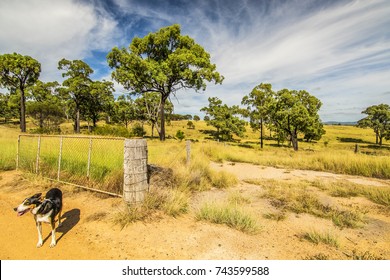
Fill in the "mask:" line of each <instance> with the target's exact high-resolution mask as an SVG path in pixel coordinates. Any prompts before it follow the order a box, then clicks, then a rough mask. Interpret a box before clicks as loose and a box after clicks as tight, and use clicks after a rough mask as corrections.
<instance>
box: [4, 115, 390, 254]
mask: <svg viewBox="0 0 390 280" xmlns="http://www.w3.org/2000/svg"><path fill="white" fill-rule="evenodd" d="M186 124H187V121H181V122H172V123H171V125H170V126H168V127H167V128H168V129H167V134H168V135H170V136H171V137H170V139H168V140H167V141H165V142H164V143H161V142H160V141H159V140H158V139H151V138H149V139H148V154H149V163H151V164H155V165H159V166H162V167H165V169H164V170H165V171H164V172H162V173H159V174H157V175H156V176H152V178H151V191H150V193H148V195H147V196H146V199H145V201H144V203H142V204H140V205H137V206H131V207H129V206H127V205H125V204H124V202H123V201H122V200H121V199H120V198H106V199H101V197H99V196H97V197H96V196H94V195H93V194H91V193H89V192H80V191H79V190H77V189H74V188H72V187H70V186H66V185H61V186H60V187H61V188H62V189H63V190H64V194H65V201H66V204H65V208H66V209H65V214H64V216H65V221H64V224H65V227H64V228H63V229H62V230H61V229H60V230H59V233H58V235H59V244H58V245H57V246H58V247H59V248H60V250H59V251H53V250H51V251H50V250H48V249H47V248H46V247H47V246H46V247H45V248H44V249H43V250H41V251H39V252H38V255H37V253H36V249H35V248H34V244H35V241H34V240H32V239H34V238H35V235H34V234H36V232H35V231H36V230H35V228H34V226H33V225H32V226H31V228H28V230H27V231H28V232H30V233H29V234H28V235H29V237H28V238H23V237H22V236H21V234H19V232H23V235H24V234H25V233H26V231H21V230H19V229H18V228H15V227H19V228H21V227H23V226H25V225H24V224H23V221H22V219H18V223H16V224H15V226H12V227H11V226H10V227H8V228H7V229H6V231H5V233H4V234H3V235H2V237H1V238H0V244H2V248H3V251H2V253H0V255H1V254H2V255H1V257H2V258H3V259H36V258H49V259H221V258H222V259H374V260H376V259H390V247H389V244H390V236H389V234H388V232H389V230H390V226H389V225H390V220H389V217H390V214H389V213H390V212H389V211H390V208H389V207H390V183H389V178H390V160H389V158H390V150H389V149H390V147H389V142H385V143H384V145H383V146H382V147H378V146H376V145H375V135H374V133H373V132H372V130H370V129H361V128H356V127H349V126H326V127H325V129H326V130H327V133H326V135H325V136H324V138H323V139H322V140H320V141H318V142H317V143H307V142H300V143H299V145H300V150H299V151H298V152H294V151H293V150H292V148H289V147H288V145H287V143H285V145H284V146H280V147H279V146H277V145H276V143H275V141H272V140H268V139H267V140H266V141H265V147H264V149H260V148H259V144H258V135H257V133H254V132H252V131H251V130H250V129H248V131H247V134H246V136H245V137H244V138H242V139H235V141H234V142H232V143H219V142H216V141H213V140H212V135H211V132H212V129H211V128H210V127H207V125H206V124H205V123H204V122H202V121H199V122H194V124H195V129H188V128H187V125H186ZM64 126H65V128H64V129H62V131H66V129H67V127H68V129H69V124H65V125H64ZM145 129H146V130H147V133H148V134H147V137H148V136H150V129H149V127H147V126H145ZM148 129H149V130H148ZM179 129H180V130H182V131H184V133H185V135H186V138H187V139H191V140H192V143H191V161H190V163H189V164H187V162H186V144H185V141H179V140H176V139H174V137H173V136H174V135H175V132H176V131H177V130H179ZM18 135H19V133H18V130H17V128H14V127H6V126H0V170H1V171H0V197H1V201H2V203H0V212H1V213H2V215H3V214H4V215H3V216H4V217H5V218H6V219H8V218H9V220H11V219H14V217H8V216H10V215H8V214H9V213H8V212H9V211H8V210H9V209H12V207H13V205H15V204H16V203H18V202H19V200H18V197H19V196H21V197H25V196H26V195H28V194H29V193H31V192H35V191H37V190H38V189H39V191H42V192H44V191H45V190H47V189H48V188H50V187H51V186H52V185H53V184H56V185H57V186H58V183H49V182H47V181H43V180H41V179H39V178H37V177H35V176H34V177H32V176H30V175H28V174H21V173H20V172H15V171H6V170H12V169H14V168H15V158H16V147H17V137H18ZM92 136H94V135H92ZM27 138H28V139H30V138H31V139H36V138H32V137H27ZM44 139H45V140H43V141H48V142H46V144H47V145H45V148H42V150H41V154H42V161H43V162H45V165H44V166H43V167H42V171H41V172H42V173H45V172H55V170H56V166H57V164H58V162H57V161H56V159H54V158H52V157H51V156H50V155H52V154H57V152H58V151H57V150H56V149H57V148H56V147H57V146H58V139H56V138H44ZM70 139H71V141H70V142H68V143H67V147H68V148H66V146H64V151H63V156H64V158H63V160H64V163H63V168H64V170H66V173H65V175H67V176H70V177H75V179H76V180H82V178H83V177H85V175H84V173H85V160H86V158H82V157H85V152H84V153H83V156H80V157H79V160H74V159H75V158H74V155H75V154H78V153H81V152H82V151H84V150H86V149H88V141H86V142H85V143H82V144H80V143H77V142H72V141H76V140H73V138H70ZM86 139H87V140H88V139H89V138H86ZM356 143H357V144H358V145H359V152H358V153H355V152H354V149H355V144H356ZM24 144H25V145H26V146H25V147H24V148H23V151H24V152H25V153H26V155H25V158H32V159H34V156H35V153H34V152H32V151H33V150H34V149H35V145H36V142H34V141H33V142H24ZM121 144H122V142H121V141H118V142H114V143H111V144H107V143H100V144H96V145H94V150H96V154H93V156H92V161H93V162H96V163H97V165H96V167H94V168H92V169H91V177H94V178H95V179H94V180H96V181H104V182H106V183H107V186H108V187H110V188H117V187H118V184H120V181H119V180H121V178H122V177H123V174H122V173H121V168H122V161H123V159H121V158H120V157H117V156H114V154H115V152H114V150H115V149H116V148H115V147H116V146H118V147H119V146H121ZM68 160H69V163H68ZM103 161H108V163H109V164H108V165H105V168H99V167H98V166H100V165H103ZM32 162H34V160H32ZM70 162H73V163H72V164H71V163H70ZM33 164H34V163H33ZM34 168H35V166H34V165H32V166H30V167H27V168H25V169H30V170H33V169H34ZM107 169H110V171H117V173H115V172H113V173H112V172H111V173H110V174H112V175H110V176H112V177H110V176H108V175H107V174H109V173H107ZM357 175H358V176H357ZM85 201H90V202H91V201H93V202H92V204H90V205H89V203H88V204H86V203H85ZM7 209H8V210H7ZM7 213H8V214H7ZM30 222H31V221H30ZM25 223H27V221H26V222H25ZM8 224H12V223H11V222H9V223H8ZM15 232H17V233H18V237H17V239H15V238H14V235H15ZM30 237H31V238H30ZM14 239H15V240H23V242H22V243H23V245H21V246H23V247H24V248H27V249H25V250H23V255H20V254H19V255H18V250H14V248H16V247H17V246H19V245H20V244H19V243H20V242H19V243H18V244H16V243H15V242H13V241H12V240H14ZM10 240H11V241H10ZM123 240H126V242H123ZM156 240H159V241H160V242H159V245H158V246H156V245H155V244H156ZM3 243H4V244H3ZM30 243H31V244H32V246H30V245H31V244H30ZM7 244H9V246H8V245H7ZM72 244H73V245H75V244H77V245H75V246H77V248H79V250H77V251H74V250H67V248H68V247H69V248H71V247H73V246H72ZM3 245H4V246H3ZM6 245H7V246H6ZM45 245H46V244H45ZM65 245H66V246H65ZM67 245H70V246H67ZM29 246H30V247H31V248H32V249H31V250H30V249H28V248H29ZM46 249H47V250H46ZM57 252H58V253H57ZM102 252H104V253H102Z"/></svg>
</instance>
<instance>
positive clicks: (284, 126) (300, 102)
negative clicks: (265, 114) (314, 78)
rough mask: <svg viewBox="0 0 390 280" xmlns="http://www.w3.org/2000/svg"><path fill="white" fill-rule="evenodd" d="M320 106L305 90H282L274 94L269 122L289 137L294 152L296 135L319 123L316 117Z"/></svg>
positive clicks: (296, 149) (296, 142)
mask: <svg viewBox="0 0 390 280" xmlns="http://www.w3.org/2000/svg"><path fill="white" fill-rule="evenodd" d="M321 105H322V103H321V101H320V100H319V99H318V98H316V97H315V96H313V95H311V94H310V93H308V92H307V91H305V90H299V91H297V90H288V89H282V90H280V91H278V92H277V93H276V95H275V101H274V102H273V103H272V104H271V106H270V118H271V122H272V123H273V125H274V126H275V127H276V128H277V130H279V131H284V132H285V133H286V134H287V135H288V136H289V137H290V139H291V143H292V145H293V148H294V150H295V151H298V133H307V132H308V131H309V130H312V129H313V127H316V126H318V125H319V123H320V122H321V121H320V117H319V115H318V111H319V109H320V108H321ZM321 133H322V134H323V133H325V131H321ZM322 134H321V135H322Z"/></svg>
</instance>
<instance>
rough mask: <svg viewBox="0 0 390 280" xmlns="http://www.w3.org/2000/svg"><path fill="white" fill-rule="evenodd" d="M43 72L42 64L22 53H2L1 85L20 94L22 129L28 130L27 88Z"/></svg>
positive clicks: (0, 64)
mask: <svg viewBox="0 0 390 280" xmlns="http://www.w3.org/2000/svg"><path fill="white" fill-rule="evenodd" d="M40 73H41V64H40V63H39V62H38V61H37V60H35V59H34V58H32V57H30V56H27V55H26V56H24V55H21V54H17V53H13V54H3V55H0V86H2V87H5V88H8V89H9V90H10V92H11V93H18V94H19V95H20V131H21V132H26V89H27V87H29V86H32V85H34V83H35V82H36V81H37V80H38V78H39V74H40Z"/></svg>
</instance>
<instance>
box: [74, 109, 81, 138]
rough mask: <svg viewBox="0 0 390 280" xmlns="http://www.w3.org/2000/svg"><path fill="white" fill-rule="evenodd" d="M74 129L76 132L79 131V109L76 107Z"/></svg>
mask: <svg viewBox="0 0 390 280" xmlns="http://www.w3.org/2000/svg"><path fill="white" fill-rule="evenodd" d="M74 131H75V132H76V133H80V109H76V120H75V128H74Z"/></svg>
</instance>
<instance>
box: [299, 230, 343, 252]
mask: <svg viewBox="0 0 390 280" xmlns="http://www.w3.org/2000/svg"><path fill="white" fill-rule="evenodd" d="M303 238H304V239H306V240H308V241H310V242H312V243H314V244H319V243H323V244H326V245H330V246H333V247H335V248H338V247H339V246H340V243H339V241H338V238H337V237H336V236H335V235H334V234H332V233H331V232H318V231H314V230H313V231H310V232H306V233H305V234H304V235H303Z"/></svg>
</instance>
